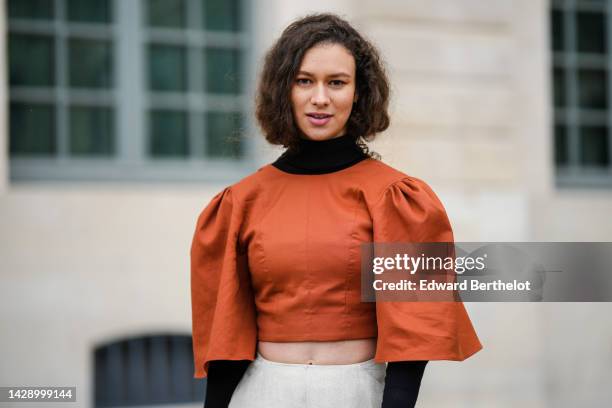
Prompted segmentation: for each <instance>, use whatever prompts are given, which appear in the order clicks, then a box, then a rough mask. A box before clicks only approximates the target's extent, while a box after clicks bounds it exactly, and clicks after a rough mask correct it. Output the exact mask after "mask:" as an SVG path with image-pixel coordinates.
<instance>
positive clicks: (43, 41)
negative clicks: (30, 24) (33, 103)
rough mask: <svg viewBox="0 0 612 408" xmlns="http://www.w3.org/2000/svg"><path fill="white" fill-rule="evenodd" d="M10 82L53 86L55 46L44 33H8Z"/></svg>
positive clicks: (51, 39) (12, 83) (13, 83)
mask: <svg viewBox="0 0 612 408" xmlns="http://www.w3.org/2000/svg"><path fill="white" fill-rule="evenodd" d="M9 64H10V84H11V85H25V86H53V85H54V84H55V69H54V65H55V47H54V43H53V38H52V37H49V36H45V35H30V34H25V35H24V34H10V35H9Z"/></svg>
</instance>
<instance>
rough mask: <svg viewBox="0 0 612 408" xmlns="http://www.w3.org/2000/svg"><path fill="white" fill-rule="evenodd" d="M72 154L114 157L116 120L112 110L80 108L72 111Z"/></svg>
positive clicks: (73, 108)
mask: <svg viewBox="0 0 612 408" xmlns="http://www.w3.org/2000/svg"><path fill="white" fill-rule="evenodd" d="M70 152H71V153H72V154H73V155H103V156H112V155H113V153H114V120H113V112H112V111H111V109H110V108H100V107H84V106H78V107H72V108H71V109H70Z"/></svg>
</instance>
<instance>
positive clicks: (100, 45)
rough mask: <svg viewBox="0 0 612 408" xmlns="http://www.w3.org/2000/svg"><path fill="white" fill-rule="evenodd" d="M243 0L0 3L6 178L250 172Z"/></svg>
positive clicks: (201, 176) (198, 176) (202, 176)
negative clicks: (0, 9) (2, 8)
mask: <svg viewBox="0 0 612 408" xmlns="http://www.w3.org/2000/svg"><path fill="white" fill-rule="evenodd" d="M249 3H250V2H249V1H248V0H133V1H120V0H8V1H7V14H8V20H9V33H8V36H9V38H8V55H9V71H10V80H9V86H10V88H9V89H10V91H9V97H10V101H9V111H10V137H9V150H10V158H11V165H10V167H11V179H13V180H38V179H54V180H74V179H83V180H94V179H101V180H158V181H159V180H189V179H193V180H206V179H210V180H230V179H235V178H236V177H238V176H239V175H240V174H243V173H246V172H248V171H249V170H250V167H251V166H252V164H253V157H252V154H251V149H250V148H249V138H247V137H246V135H247V134H249V133H250V132H249V131H248V129H249V127H250V126H249V122H248V121H247V119H246V118H247V117H248V112H249V111H250V110H251V106H250V103H251V101H250V100H248V98H246V95H247V94H248V89H247V84H248V81H247V80H246V78H247V77H248V75H249V74H248V73H249V70H248V68H249V58H250V57H249V56H250V54H249V52H248V50H249V49H250V47H249V36H248V20H247V18H246V16H248V15H249V13H248V10H247V9H246V7H247V6H249Z"/></svg>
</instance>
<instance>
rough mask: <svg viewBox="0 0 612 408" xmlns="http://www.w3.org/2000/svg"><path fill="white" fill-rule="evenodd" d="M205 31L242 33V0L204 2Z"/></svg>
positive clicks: (211, 0) (210, 0) (206, 0)
mask: <svg viewBox="0 0 612 408" xmlns="http://www.w3.org/2000/svg"><path fill="white" fill-rule="evenodd" d="M202 3H203V4H202V10H203V12H204V18H203V21H204V29H205V30H223V31H240V29H241V22H240V0H202Z"/></svg>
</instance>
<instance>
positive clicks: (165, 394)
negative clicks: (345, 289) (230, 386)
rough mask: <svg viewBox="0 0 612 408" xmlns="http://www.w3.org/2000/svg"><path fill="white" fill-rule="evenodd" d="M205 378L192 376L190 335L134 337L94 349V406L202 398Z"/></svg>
mask: <svg viewBox="0 0 612 408" xmlns="http://www.w3.org/2000/svg"><path fill="white" fill-rule="evenodd" d="M205 384H206V380H205V379H195V378H193V351H192V344H191V337H190V336H181V335H157V336H145V337H135V338H129V339H123V340H119V341H115V342H112V343H109V344H105V345H101V346H99V347H97V348H96V349H95V351H94V387H95V390H94V401H95V406H96V407H97V408H100V407H111V406H113V407H120V406H138V405H147V406H150V405H156V404H169V403H184V402H200V403H201V402H202V401H204V395H205V391H206V385H205Z"/></svg>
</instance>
